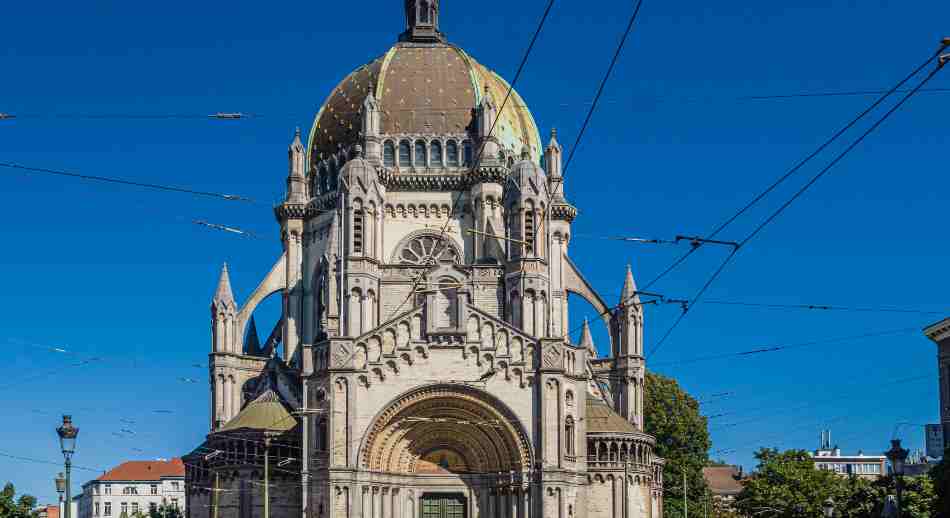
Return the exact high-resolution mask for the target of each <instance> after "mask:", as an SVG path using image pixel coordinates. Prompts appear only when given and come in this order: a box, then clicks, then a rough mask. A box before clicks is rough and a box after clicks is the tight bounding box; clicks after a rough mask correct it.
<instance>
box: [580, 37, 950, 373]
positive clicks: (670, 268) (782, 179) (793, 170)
mask: <svg viewBox="0 0 950 518" xmlns="http://www.w3.org/2000/svg"><path fill="white" fill-rule="evenodd" d="M948 46H950V43H948V41H947V40H944V42H943V43H942V45H941V47H940V48H939V49H938V50H937V51H936V52H935V53H933V54H932V55H930V56H929V57H928V58H927V60H926V61H924V62H923V63H922V64H921V65H920V66H918V67H917V68H916V69H914V71H913V72H911V73H910V74H908V75H907V76H906V77H905V78H904V79H902V80H901V81H900V82H899V83H897V84H896V85H895V86H894V87H893V88H891V89H890V90H888V91H887V92H885V93H884V95H882V96H881V97H879V98H878V99H877V100H876V101H875V102H873V103H872V104H871V105H870V106H868V108H866V109H865V110H864V111H862V112H861V113H860V114H858V116H856V117H855V118H854V119H852V120H851V121H850V122H849V123H848V124H846V125H845V126H843V127H842V128H841V129H839V130H838V131H837V132H836V133H835V134H834V135H832V136H831V137H830V138H829V139H828V140H826V141H825V142H824V143H823V144H821V145H820V146H818V148H817V149H816V150H815V151H814V152H812V153H811V154H809V155H808V156H806V157H805V158H804V159H803V160H801V161H799V162H798V163H796V164H795V165H794V166H793V167H792V168H791V169H790V170H789V171H788V172H786V173H785V174H784V175H782V176H780V177H779V178H778V179H776V180H775V182H773V183H772V184H771V185H770V186H769V187H768V188H766V189H765V190H764V191H762V192H761V193H759V194H758V195H756V196H755V197H754V198H753V199H752V200H751V201H750V202H749V203H747V204H746V205H745V206H744V207H742V208H741V209H739V211H738V212H736V213H735V214H733V215H732V216H730V217H729V218H728V219H726V220H725V221H724V222H723V223H721V224H720V225H719V226H718V227H716V229H715V230H713V232H712V233H711V234H709V235H708V236H706V239H714V238H715V237H716V236H718V235H719V234H720V233H721V232H722V231H723V230H725V229H726V228H727V227H729V226H730V225H731V224H732V223H734V222H735V221H736V220H737V219H738V218H739V217H741V216H742V215H743V214H745V213H746V212H747V211H748V210H749V209H751V208H752V207H753V206H755V205H756V204H758V203H759V202H760V201H761V200H762V199H763V198H765V197H766V196H768V195H769V194H770V193H771V192H772V191H774V190H775V189H776V188H778V187H779V186H780V185H781V184H782V183H784V182H785V180H787V179H788V178H790V177H791V176H793V175H794V174H795V173H797V172H798V171H799V170H800V169H801V168H802V167H804V166H805V165H807V164H808V163H809V162H811V161H812V160H813V159H814V158H815V157H817V156H818V155H819V154H821V152H822V151H824V150H825V149H827V148H828V146H830V145H831V144H833V143H834V142H835V141H837V140H838V139H839V138H840V137H841V136H842V135H844V134H845V133H846V132H847V131H848V130H850V129H851V128H853V127H854V126H855V125H856V124H857V123H858V122H860V121H861V120H862V119H864V118H865V117H866V116H867V115H869V114H870V113H871V112H872V111H874V110H875V109H876V108H877V107H878V106H880V105H881V104H882V103H883V102H884V101H885V100H887V98H888V97H890V96H891V95H892V94H894V93H895V92H897V91H900V89H901V88H902V87H903V86H904V85H905V84H907V82H909V81H910V80H911V79H913V78H914V77H916V76H917V75H918V74H919V73H920V72H921V71H922V70H923V69H924V68H926V67H927V65H929V64H930V63H931V62H933V61H934V59H940V54H941V52H943V50H944V49H946V48H947V47H948ZM938 70H939V68H938ZM920 89H921V86H920V85H918V87H917V88H915V89H912V90H909V91H908V92H909V93H908V96H912V95H914V93H915V92H916V91H919V90H920ZM907 98H909V97H905V98H904V101H906V99H907ZM902 102H903V101H902ZM889 113H890V112H889ZM887 116H888V115H885V117H887ZM699 248H700V247H692V248H690V249H689V250H688V251H687V252H686V253H685V254H683V255H682V256H680V257H679V258H677V259H676V260H675V261H673V263H672V264H670V266H668V267H667V268H666V269H664V270H663V271H662V272H660V273H659V274H658V275H657V276H656V277H654V278H653V279H652V280H650V281H649V282H647V283H646V284H645V285H643V289H644V290H649V289H650V288H651V287H652V286H654V285H655V284H656V283H657V282H659V281H660V280H661V279H663V278H664V277H666V276H667V275H668V274H669V273H670V272H672V271H673V270H675V269H676V268H677V267H679V266H680V265H681V264H683V263H684V262H685V261H686V260H687V259H689V257H690V256H692V255H693V254H694V253H695V252H696V251H697V250H698V249H699ZM737 252H738V248H736V249H734V250H732V253H731V254H730V256H729V258H728V259H727V260H728V261H731V260H732V258H733V256H735V254H736V253H737ZM725 264H727V263H725V262H724V263H723V266H721V267H720V271H718V272H717V273H716V274H715V276H716V277H718V275H719V274H721V273H722V272H721V270H722V269H724V268H725ZM709 284H711V283H709ZM706 289H708V286H706V287H704V289H703V290H702V292H703V293H704V292H705V291H706ZM694 300H695V299H694ZM625 302H626V301H623V300H622V301H620V303H619V304H617V305H615V306H611V307H609V308H607V310H606V311H604V312H601V313H598V314H597V315H596V317H595V318H603V317H604V316H606V315H609V314H611V313H613V312H614V311H616V310H617V309H618V308H620V307H622V306H623V305H624V303H625ZM693 303H694V304H695V302H693ZM687 311H688V310H687ZM685 315H686V313H685V312H684V313H683V314H681V315H680V317H679V318H678V319H677V321H676V323H675V324H674V327H673V328H675V326H678V325H679V322H681V321H682V319H683V318H684V317H685ZM590 320H593V318H590ZM582 327H583V326H578V327H576V328H574V329H572V330H570V331H569V332H568V334H569V335H573V334H574V333H576V332H577V331H579V330H580V329H581V328H582ZM673 328H671V329H673ZM671 332H672V331H668V332H667V337H668V335H669V333H671ZM667 337H665V338H664V339H663V340H662V341H661V342H660V343H659V345H658V346H656V348H659V346H660V345H662V342H663V341H665V340H666V338H667ZM655 352H656V351H655V350H654V352H653V353H651V356H652V355H653V354H654V353H655Z"/></svg>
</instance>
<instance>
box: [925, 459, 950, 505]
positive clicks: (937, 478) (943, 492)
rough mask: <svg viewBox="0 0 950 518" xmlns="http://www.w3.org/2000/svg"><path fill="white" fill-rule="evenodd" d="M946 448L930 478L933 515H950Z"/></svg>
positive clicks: (949, 474)
mask: <svg viewBox="0 0 950 518" xmlns="http://www.w3.org/2000/svg"><path fill="white" fill-rule="evenodd" d="M947 454H950V449H948V450H947V451H946V452H945V453H944V455H943V460H942V461H940V462H939V463H938V464H937V465H936V466H934V468H933V469H932V470H930V478H931V480H932V481H933V485H934V493H935V497H934V508H933V510H934V516H950V466H948V465H947Z"/></svg>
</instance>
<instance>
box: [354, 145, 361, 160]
mask: <svg viewBox="0 0 950 518" xmlns="http://www.w3.org/2000/svg"><path fill="white" fill-rule="evenodd" d="M353 155H355V156H356V158H363V146H361V145H359V144H357V145H355V146H353Z"/></svg>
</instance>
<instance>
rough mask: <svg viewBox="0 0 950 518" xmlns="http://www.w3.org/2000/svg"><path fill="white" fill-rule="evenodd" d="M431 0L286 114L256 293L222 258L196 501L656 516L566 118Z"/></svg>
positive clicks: (635, 333)
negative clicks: (379, 48) (583, 218)
mask: <svg viewBox="0 0 950 518" xmlns="http://www.w3.org/2000/svg"><path fill="white" fill-rule="evenodd" d="M443 3H444V2H439V1H438V0H406V1H405V14H406V18H405V32H403V33H402V34H401V35H400V36H399V38H398V42H397V43H396V44H395V45H394V46H392V47H391V48H390V49H389V50H387V51H386V52H385V53H384V54H382V55H381V56H379V57H378V58H376V59H374V60H372V61H371V62H369V63H366V64H365V65H362V66H360V67H359V68H357V69H356V70H355V71H353V72H352V73H350V74H349V75H348V76H347V77H346V78H345V79H344V80H343V81H342V82H340V83H339V85H338V86H337V87H336V88H335V89H333V91H332V92H330V95H329V97H328V99H327V100H326V102H325V103H324V104H323V106H322V107H321V108H320V111H319V112H318V113H317V115H316V118H315V120H314V123H313V127H312V128H311V130H310V132H309V135H307V137H306V145H305V144H304V140H302V136H301V134H300V131H298V132H297V135H296V137H295V138H294V139H293V142H292V143H291V145H290V149H289V163H290V167H289V174H288V175H287V178H286V196H285V198H284V201H283V202H282V203H280V204H279V205H278V206H277V207H276V208H275V215H276V218H277V222H278V223H279V225H280V231H281V234H280V235H281V241H282V250H281V251H280V253H279V254H277V255H279V256H278V257H275V262H274V263H273V265H261V266H262V271H265V270H264V268H266V266H270V270H269V271H268V272H267V273H266V275H264V276H263V278H262V280H261V281H260V284H259V285H258V286H257V288H256V289H255V290H254V291H253V293H251V294H250V295H249V296H248V297H247V298H246V299H245V300H243V302H238V301H237V300H236V299H235V297H234V295H233V293H232V291H231V283H230V278H229V273H228V270H227V266H225V267H224V269H223V271H222V273H221V277H220V280H219V283H218V288H217V292H216V293H215V295H214V299H213V302H212V304H211V324H212V325H211V335H212V349H211V354H210V357H209V358H210V359H209V361H210V365H209V367H210V369H209V377H210V381H211V402H210V416H211V419H210V423H209V428H210V430H209V434H208V436H207V438H206V440H205V442H204V443H203V444H201V445H200V446H199V447H197V448H196V449H195V450H194V451H192V452H191V453H190V454H189V455H187V456H185V458H184V462H185V466H186V487H187V506H186V508H187V510H188V514H189V515H190V518H488V517H491V518H647V517H653V518H660V517H661V516H662V513H663V481H662V471H663V469H662V467H663V463H664V461H663V459H660V458H658V457H657V456H656V455H654V452H653V449H654V445H655V439H654V437H651V436H649V435H647V434H646V433H645V432H644V430H643V423H644V416H643V412H644V402H643V398H644V393H643V388H644V378H645V375H646V365H645V360H644V356H643V311H642V305H641V304H640V299H639V298H638V296H637V288H636V284H635V282H634V279H633V275H632V273H631V272H630V270H629V269H628V270H627V272H626V277H625V278H624V279H623V281H622V282H623V294H622V298H621V300H620V301H619V304H617V305H614V306H608V303H607V302H605V301H604V300H603V299H602V298H601V297H600V296H599V295H598V294H597V293H596V292H595V291H594V289H593V288H592V287H591V285H590V283H588V282H587V281H586V280H585V278H584V275H583V274H582V273H581V271H580V269H579V268H578V267H577V266H576V265H575V264H574V262H573V261H572V260H571V258H570V254H569V248H570V247H569V245H570V242H571V233H572V231H571V226H572V223H573V221H574V219H575V217H576V216H577V209H576V208H575V207H574V206H573V205H572V204H571V203H570V201H569V199H568V196H567V195H568V194H569V189H567V186H566V185H565V181H564V178H563V176H562V171H561V168H562V148H561V146H560V144H558V141H557V137H556V133H555V132H554V131H553V130H552V131H551V134H550V138H548V139H546V140H547V142H543V141H542V139H541V136H540V134H539V131H538V128H537V127H536V125H535V122H534V119H533V118H532V115H531V112H530V111H529V110H528V107H527V105H526V104H525V102H524V100H523V99H522V98H521V97H520V96H519V95H518V94H517V92H514V91H511V93H510V97H508V95H509V91H510V86H509V84H508V83H507V82H506V81H505V80H504V79H503V78H502V77H500V76H499V75H498V74H496V73H495V72H493V71H492V70H491V69H489V68H488V67H486V66H484V65H482V64H480V63H479V62H477V61H475V59H474V58H473V57H471V56H470V55H469V54H467V53H466V52H465V51H464V50H462V49H460V48H458V47H456V46H454V45H452V44H451V43H448V41H447V39H446V36H445V35H444V34H443V33H442V32H441V31H440V29H439V20H440V18H441V16H442V14H443V13H442V11H441V7H442V5H440V4H443ZM456 4H457V6H456V8H458V9H462V8H464V7H463V5H462V3H461V2H456ZM506 98H507V102H505V100H506ZM577 181H581V180H577ZM618 273H623V272H618ZM620 277H621V276H620V275H618V285H619V284H620V282H619V281H620ZM571 294H573V295H574V296H576V297H580V298H582V299H584V300H586V301H587V302H589V303H590V304H591V305H592V306H593V307H594V308H595V309H596V310H597V311H598V312H600V313H601V314H602V315H603V318H602V319H601V320H603V324H604V325H606V327H607V329H608V332H609V336H610V345H609V348H605V350H609V351H610V354H609V355H608V356H599V355H598V352H597V348H596V347H595V346H594V343H593V340H592V338H591V333H590V329H589V328H588V327H587V325H586V324H585V326H584V329H583V333H582V335H581V338H580V340H579V343H573V342H572V341H571V337H570V328H569V325H568V322H569V318H568V315H569V313H568V310H569V308H568V296H569V295H571ZM272 295H274V296H277V295H279V296H280V297H281V299H282V301H283V306H282V313H281V316H280V319H279V321H278V322H276V323H275V324H274V325H273V327H272V328H268V329H264V331H269V334H268V335H267V338H266V339H265V340H259V339H258V331H257V325H256V323H255V321H254V318H253V316H252V315H253V313H254V311H255V309H256V308H257V307H258V306H259V304H260V303H261V302H262V301H264V300H265V299H266V298H268V297H270V296H272Z"/></svg>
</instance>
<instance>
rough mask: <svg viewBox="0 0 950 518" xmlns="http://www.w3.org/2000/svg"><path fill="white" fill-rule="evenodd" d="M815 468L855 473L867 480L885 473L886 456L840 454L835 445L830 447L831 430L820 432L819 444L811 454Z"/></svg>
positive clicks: (840, 473) (840, 472) (859, 453)
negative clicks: (812, 454)
mask: <svg viewBox="0 0 950 518" xmlns="http://www.w3.org/2000/svg"><path fill="white" fill-rule="evenodd" d="M813 458H814V460H815V468H816V469H824V470H828V471H834V472H835V473H837V474H839V475H842V476H848V475H856V476H858V477H861V478H866V479H869V480H876V479H879V478H881V477H883V476H885V475H886V474H887V469H886V464H887V457H885V456H883V455H864V454H863V453H862V452H858V454H857V455H842V453H841V449H840V448H838V447H837V446H835V447H831V432H830V431H824V432H821V445H820V447H819V448H818V449H817V450H815V454H814V456H813Z"/></svg>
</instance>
